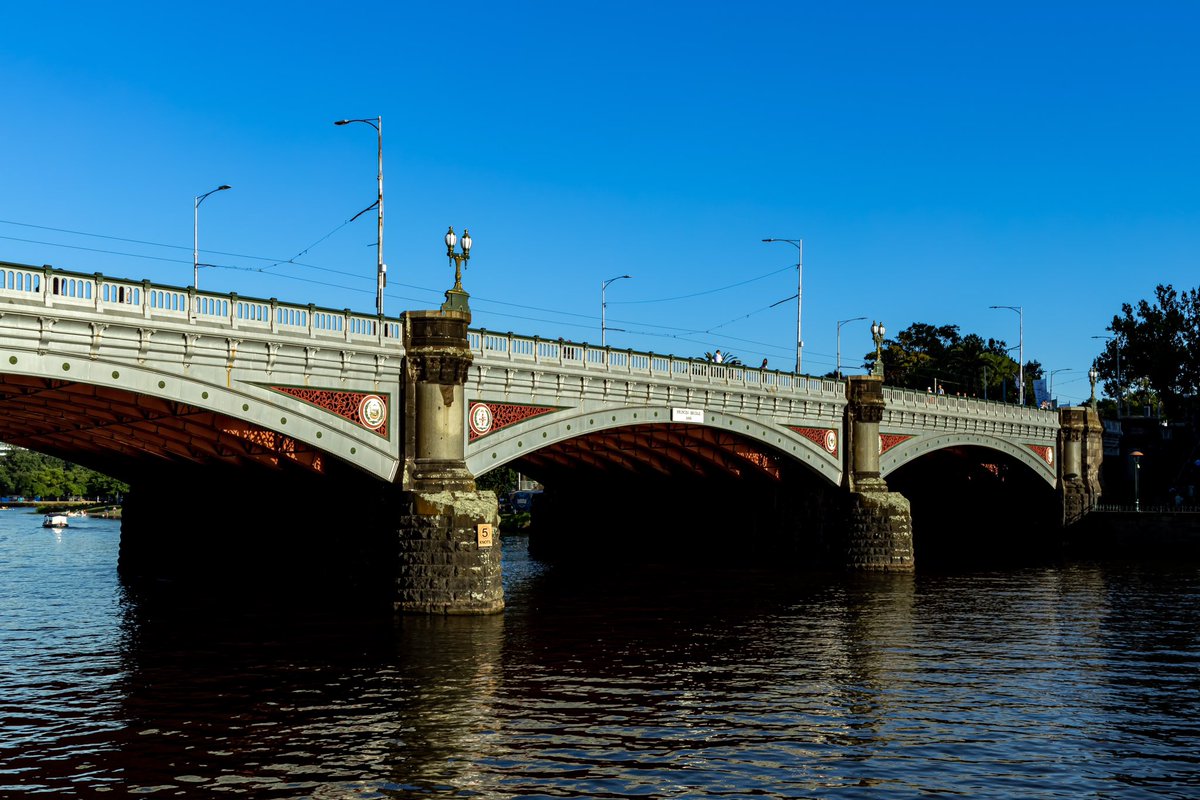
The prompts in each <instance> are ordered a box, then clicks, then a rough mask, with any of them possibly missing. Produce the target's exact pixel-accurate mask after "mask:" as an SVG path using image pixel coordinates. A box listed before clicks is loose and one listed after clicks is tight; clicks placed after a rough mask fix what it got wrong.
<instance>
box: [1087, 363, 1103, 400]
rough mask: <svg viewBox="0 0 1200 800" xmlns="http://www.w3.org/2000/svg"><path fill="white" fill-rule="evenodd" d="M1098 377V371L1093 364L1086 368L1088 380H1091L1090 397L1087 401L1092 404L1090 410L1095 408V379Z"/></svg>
mask: <svg viewBox="0 0 1200 800" xmlns="http://www.w3.org/2000/svg"><path fill="white" fill-rule="evenodd" d="M1099 377H1100V373H1099V372H1098V371H1097V370H1096V367H1095V365H1092V368H1091V369H1089V370H1088V380H1090V381H1091V382H1092V397H1091V399H1090V400H1089V401H1088V402H1090V403H1091V404H1092V410H1093V411H1095V410H1096V379H1097V378H1099Z"/></svg>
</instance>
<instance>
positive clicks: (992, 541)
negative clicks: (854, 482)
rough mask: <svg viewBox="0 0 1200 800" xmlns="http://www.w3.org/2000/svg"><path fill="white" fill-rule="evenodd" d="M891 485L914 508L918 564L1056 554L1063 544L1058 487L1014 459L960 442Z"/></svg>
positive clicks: (893, 478) (905, 470)
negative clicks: (963, 444)
mask: <svg viewBox="0 0 1200 800" xmlns="http://www.w3.org/2000/svg"><path fill="white" fill-rule="evenodd" d="M887 481H888V485H889V486H890V487H891V489H892V490H893V491H898V492H900V493H901V494H903V495H904V496H905V497H907V498H908V499H909V501H910V503H911V505H912V518H913V530H914V536H913V544H914V548H915V550H916V553H917V559H918V563H923V564H925V565H926V566H929V565H931V564H932V565H936V564H939V563H949V562H956V563H957V562H963V561H967V562H972V563H979V564H997V563H1008V562H1011V561H1024V560H1028V559H1030V558H1036V557H1037V556H1038V555H1039V553H1042V552H1046V553H1049V552H1051V551H1053V549H1054V547H1055V546H1056V544H1057V542H1058V541H1059V535H1058V533H1059V526H1058V524H1057V521H1056V520H1057V519H1058V517H1059V515H1060V512H1059V511H1058V505H1057V504H1058V496H1057V494H1056V492H1055V489H1054V487H1052V486H1051V485H1050V484H1048V483H1047V482H1046V481H1045V480H1044V479H1043V478H1042V477H1041V475H1039V474H1038V473H1037V472H1035V471H1033V470H1031V469H1030V468H1029V467H1028V466H1027V465H1026V464H1024V463H1022V462H1021V461H1019V460H1017V459H1016V458H1014V457H1013V456H1011V455H1009V454H1006V453H1002V452H1000V451H997V450H993V449H990V448H987V447H973V446H960V447H949V448H943V449H941V450H936V451H933V452H931V453H928V454H926V455H923V456H921V457H919V458H917V459H915V460H913V461H911V462H909V463H907V464H905V465H904V466H902V467H900V468H899V469H897V470H896V471H895V472H893V473H891V474H890V475H889V476H888V478H887Z"/></svg>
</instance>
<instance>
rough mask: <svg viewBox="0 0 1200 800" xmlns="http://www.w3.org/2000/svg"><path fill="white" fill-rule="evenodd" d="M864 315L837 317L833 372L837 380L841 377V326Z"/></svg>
mask: <svg viewBox="0 0 1200 800" xmlns="http://www.w3.org/2000/svg"><path fill="white" fill-rule="evenodd" d="M860 319H866V317H851V318H850V319H839V320H838V324H837V369H835V370H834V372H835V373H836V374H837V377H838V380H841V379H842V326H843V325H845V324H846V323H847V322H857V321H858V320H860Z"/></svg>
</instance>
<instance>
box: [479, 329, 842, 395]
mask: <svg viewBox="0 0 1200 800" xmlns="http://www.w3.org/2000/svg"><path fill="white" fill-rule="evenodd" d="M467 338H468V341H469V343H470V347H471V350H472V352H473V353H475V356H476V360H477V361H479V362H488V361H499V362H507V363H510V364H514V365H519V366H525V367H528V368H530V369H535V370H536V369H539V368H540V369H546V370H555V369H566V370H576V369H578V370H582V371H585V372H602V373H606V374H609V375H614V376H619V375H627V376H636V377H639V378H642V379H659V380H666V381H670V382H678V383H704V384H717V385H722V386H730V387H735V388H738V387H740V388H747V389H758V390H762V391H772V392H778V391H784V392H788V393H794V394H805V395H814V396H819V397H822V398H833V399H840V398H844V397H845V385H844V383H843V382H841V381H834V380H825V379H821V378H810V377H808V376H796V375H792V374H790V373H785V372H778V371H774V370H765V369H755V368H752V367H746V366H743V365H731V364H715V363H713V362H711V361H705V360H703V359H694V358H679V357H676V356H671V355H659V354H656V353H642V352H637V351H635V350H614V349H612V348H608V347H595V346H592V345H588V344H586V343H576V342H568V341H564V340H562V339H559V340H553V339H542V338H540V337H536V336H520V335H517V334H514V333H494V332H492V331H487V330H471V331H468V333H467Z"/></svg>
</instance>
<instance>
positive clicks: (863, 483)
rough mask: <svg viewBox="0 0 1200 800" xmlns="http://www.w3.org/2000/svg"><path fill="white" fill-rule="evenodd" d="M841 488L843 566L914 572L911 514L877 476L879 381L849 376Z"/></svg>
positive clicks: (903, 500) (904, 501)
mask: <svg viewBox="0 0 1200 800" xmlns="http://www.w3.org/2000/svg"><path fill="white" fill-rule="evenodd" d="M846 393H847V400H848V401H849V402H848V404H847V406H846V432H847V434H848V436H849V439H850V441H849V443H848V446H847V447H846V450H845V452H846V464H845V476H846V477H845V484H846V489H847V490H848V491H849V498H848V504H847V510H846V517H847V522H848V525H847V533H846V536H847V540H846V549H845V559H846V561H845V563H846V566H847V567H848V568H850V569H854V570H864V571H890V572H911V571H912V570H913V568H914V560H913V538H912V511H911V508H910V507H909V502H908V500H907V498H905V497H904V495H902V494H900V493H899V492H892V491H888V485H887V483H886V482H885V481H884V480H883V478H882V477H881V476H880V474H879V449H880V444H879V442H880V439H879V423H880V421H881V420H882V419H883V408H884V399H883V378H882V377H880V376H877V375H860V376H852V377H850V378H848V379H847V382H846Z"/></svg>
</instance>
